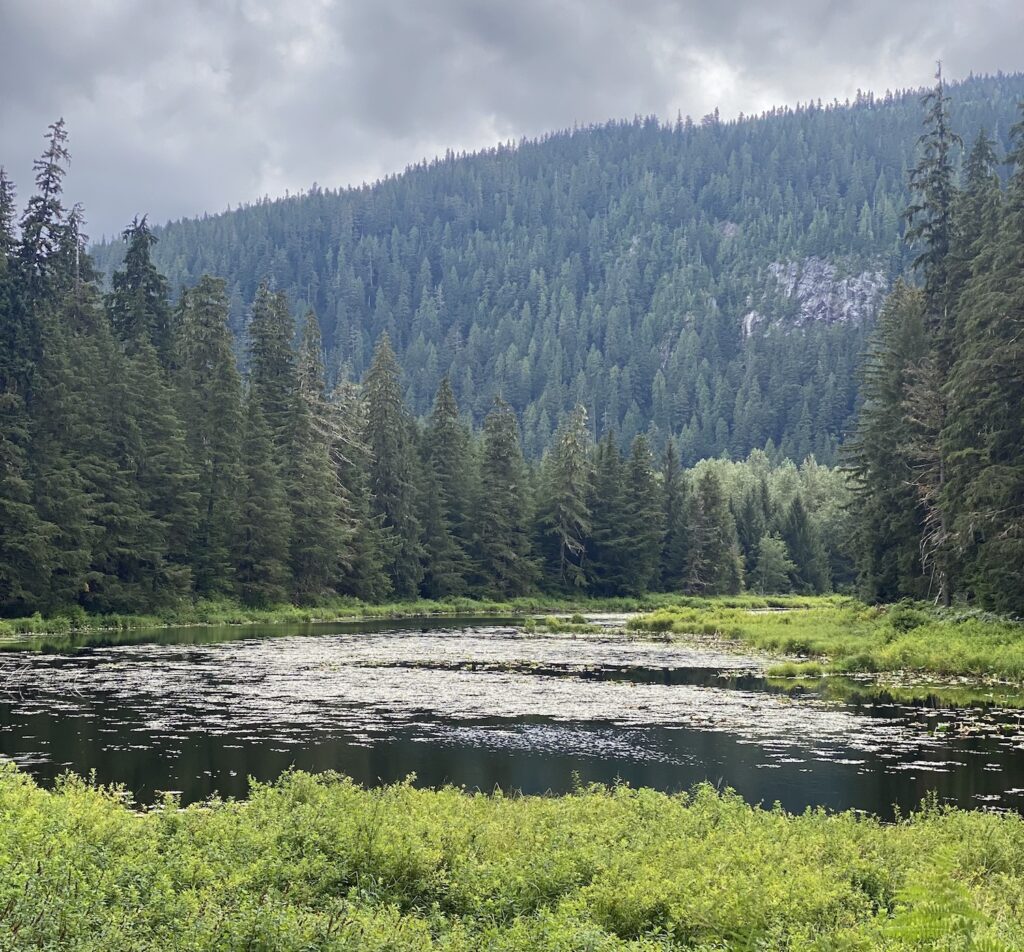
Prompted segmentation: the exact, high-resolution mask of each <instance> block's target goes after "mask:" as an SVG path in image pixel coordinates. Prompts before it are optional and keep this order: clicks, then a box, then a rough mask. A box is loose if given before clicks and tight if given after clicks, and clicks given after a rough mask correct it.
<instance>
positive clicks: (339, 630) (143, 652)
mask: <svg viewBox="0 0 1024 952" xmlns="http://www.w3.org/2000/svg"><path fill="white" fill-rule="evenodd" d="M131 640H132V641H134V642H137V643H128V644H125V643H122V644H110V645H100V646H91V647H87V648H81V649H78V650H76V651H70V652H66V653H62V654H28V653H22V654H16V655H15V654H11V655H7V656H5V657H4V658H2V659H0V754H3V755H6V756H7V757H10V758H12V759H13V760H15V761H16V762H17V763H19V764H20V765H22V766H23V767H24V768H25V769H26V770H28V771H29V772H30V773H31V774H32V775H34V776H35V777H37V778H38V779H40V780H42V781H50V780H52V779H53V778H54V777H56V776H57V775H59V774H60V773H62V772H64V771H65V770H68V769H71V770H74V771H76V772H78V773H82V774H88V773H90V772H91V771H95V776H96V779H97V780H99V781H101V782H105V783H107V782H118V783H123V784H124V785H125V786H127V787H128V788H129V789H130V790H131V791H132V792H133V793H134V794H135V796H136V798H137V799H139V800H140V801H142V802H147V801H151V800H153V799H154V798H155V797H157V796H158V795H159V792H160V791H164V790H171V791H175V792H178V793H180V794H181V796H182V798H183V799H184V800H185V801H194V800H197V799H202V798H204V797H207V796H209V795H210V794H213V793H215V792H216V793H219V794H221V795H226V796H244V795H245V793H246V791H247V789H248V779H247V778H248V777H249V776H252V777H255V778H257V779H260V780H272V779H274V778H275V777H276V776H277V775H278V774H280V772H281V771H283V770H285V769H287V768H289V767H293V766H294V767H299V768H303V769H307V770H328V769H331V770H340V771H343V772H345V773H347V774H350V775H351V776H353V777H354V778H355V779H356V780H358V781H360V782H363V783H367V784H374V783H378V782H388V781H393V780H398V779H401V778H404V777H406V776H407V775H408V774H410V773H415V774H416V779H417V782H418V783H422V784H427V785H432V786H433V785H440V784H444V783H454V784H465V785H466V786H469V787H476V788H480V789H484V790H490V789H492V788H493V787H495V786H500V787H502V788H503V789H505V790H522V791H523V792H527V793H537V792H544V791H553V792H561V791H565V790H568V789H571V788H572V786H573V785H574V784H575V783H576V782H578V781H584V782H587V781H595V780H596V781H603V782H613V781H615V780H618V779H621V780H625V781H628V782H629V783H631V784H634V785H646V786H652V787H657V788H659V789H663V790H679V789H686V788H688V787H690V786H691V785H692V784H694V783H697V782H698V781H702V780H709V781H711V782H713V783H715V784H719V785H722V786H731V787H734V788H735V789H737V790H738V791H739V792H740V793H741V794H742V795H743V796H744V797H746V798H747V799H748V800H750V801H751V802H755V803H756V802H762V803H766V804H771V803H773V802H775V801H779V802H781V803H782V805H783V806H785V807H786V808H788V809H791V810H801V809H803V808H804V807H807V806H819V805H820V806H826V807H830V808H840V809H841V808H848V807H853V808H857V809H862V810H867V811H871V812H873V813H878V814H880V815H882V816H886V817H888V816H892V814H893V807H894V805H896V806H898V807H899V808H900V809H902V810H907V809H912V808H914V807H916V806H917V805H918V804H919V803H920V801H921V799H922V797H924V796H925V795H926V794H928V793H929V792H930V791H935V792H937V794H938V796H939V797H940V798H941V799H943V800H946V801H949V802H952V803H956V804H959V805H961V806H964V807H981V806H985V807H998V808H1004V809H1013V810H1024V717H1022V713H1021V712H1020V711H1014V710H1009V709H1003V708H1000V707H998V706H988V707H978V706H975V707H968V708H943V707H942V706H941V705H940V704H938V703H937V702H936V701H935V699H934V698H932V699H931V700H926V699H925V698H926V695H927V692H922V700H921V701H913V700H907V699H906V695H905V694H901V695H900V696H901V697H902V698H904V699H903V700H900V701H897V700H896V699H895V698H894V697H893V696H892V695H889V694H885V693H881V694H879V693H878V691H877V690H875V689H873V688H872V687H871V686H870V685H856V684H855V685H853V688H852V689H851V690H848V691H846V692H845V695H844V696H843V697H840V698H839V699H837V698H836V696H835V695H836V694H837V693H839V694H843V692H840V691H838V689H837V684H838V683H839V682H837V681H833V682H832V683H831V684H826V683H824V682H823V683H821V684H820V685H818V684H817V683H814V684H810V685H803V686H802V687H796V688H794V687H793V686H792V685H791V684H787V683H785V682H778V681H773V680H771V679H768V678H766V677H765V676H764V672H763V662H762V660H761V659H759V658H758V657H754V656H744V655H741V654H736V653H734V652H730V651H726V650H724V649H722V648H721V647H718V646H715V645H711V644H707V643H698V642H695V643H693V644H664V643H657V642H644V641H639V642H638V641H631V640H628V639H627V638H626V637H625V636H624V635H623V634H621V633H618V632H616V631H614V630H612V628H611V627H610V628H609V630H608V631H607V632H606V633H603V634H600V635H581V636H576V637H573V636H571V635H554V636H544V635H533V634H529V633H527V632H524V631H523V630H522V628H521V627H519V626H517V625H516V624H515V622H514V621H511V620H508V621H497V620H495V619H493V618H491V619H460V620H458V621H453V620H452V619H420V620H412V621H406V622H395V621H387V622H366V623H359V624H348V625H317V626H278V627H263V628H242V629H240V628H223V629H201V628H188V629H177V630H174V629H169V630H167V631H162V632H157V633H148V634H146V635H140V634H135V635H133V636H132V639H131Z"/></svg>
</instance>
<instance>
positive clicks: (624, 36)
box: [0, 0, 1024, 238]
mask: <svg viewBox="0 0 1024 952" xmlns="http://www.w3.org/2000/svg"><path fill="white" fill-rule="evenodd" d="M1022 41H1024V2H1021V0H836V2H832V0H779V2H773V0H762V2H744V0H708V2H706V0H500V2H495V0H288V2H285V0H167V2H162V0H153V2H150V0H63V2H61V0H0V91H2V92H0V164H2V165H4V166H6V167H7V169H8V171H9V174H11V176H12V177H13V178H14V180H15V181H16V182H17V183H18V185H19V191H20V195H21V197H22V198H24V196H25V194H26V191H27V189H28V186H29V185H30V180H31V162H32V159H33V158H34V157H35V156H36V155H37V154H38V153H39V151H40V149H41V146H42V134H43V132H44V131H45V129H46V126H47V124H48V123H49V122H51V121H53V119H55V118H56V117H58V116H61V115H62V116H64V118H65V119H66V120H67V125H68V130H69V133H70V146H71V151H72V155H73V160H72V167H71V172H70V174H69V176H68V179H67V185H66V192H67V196H68V198H69V199H70V200H72V201H81V202H83V203H84V204H85V209H86V217H87V219H88V222H89V225H88V227H87V231H88V232H89V233H90V234H91V235H92V236H93V237H94V238H97V237H99V236H100V235H101V234H103V233H112V232H114V231H115V230H117V229H120V227H122V226H123V224H124V223H125V222H127V221H128V220H129V219H130V218H131V217H132V216H133V215H134V214H136V213H142V212H147V213H149V215H150V218H151V220H153V221H155V222H161V221H164V220H166V219H168V218H177V217H181V216H184V215H192V214H196V213H200V212H203V211H221V210H223V209H224V208H226V207H227V206H228V205H235V204H237V203H239V202H243V201H251V200H254V199H257V198H259V197H261V196H263V195H270V196H277V195H282V194H284V192H285V190H286V189H287V190H291V191H295V190H298V189H303V188H306V187H308V186H309V185H310V184H312V183H313V182H318V183H319V184H320V185H322V186H340V185H349V184H360V183H362V182H364V181H372V180H374V179H376V178H377V177H379V176H380V175H383V174H387V173H389V172H395V171H400V170H401V169H402V168H404V167H405V166H406V165H408V164H410V163H412V162H415V161H418V160H419V159H421V158H424V157H432V156H434V155H437V154H439V153H443V152H444V151H445V149H447V148H454V149H456V150H462V149H476V148H480V147H483V146H488V145H492V144H494V143H496V142H498V141H503V140H507V139H509V138H519V137H520V136H524V135H525V136H534V135H537V134H539V133H543V132H545V131H548V130H552V129H560V128H565V127H567V126H572V125H573V124H574V123H581V124H582V123H590V122H599V121H603V120H605V119H609V118H621V117H631V116H633V115H635V114H638V113H639V114H650V113H654V114H657V115H659V116H661V117H663V118H673V117H675V115H676V113H677V111H681V112H682V113H683V114H687V113H689V114H691V115H693V116H694V117H699V116H700V115H702V114H703V113H705V112H709V111H710V110H712V109H713V108H714V107H715V106H718V107H719V108H720V110H721V112H722V115H723V116H725V117H731V116H734V115H736V114H737V113H739V112H741V111H742V112H746V113H752V112H757V111H760V110H761V109H763V108H765V107H768V106H771V105H775V104H783V103H788V104H792V103H795V102H797V101H805V100H807V99H810V98H815V99H816V98H819V97H820V98H822V99H825V100H829V99H832V98H833V97H836V98H839V99H843V98H845V97H846V96H849V95H852V94H853V93H855V91H856V90H857V89H858V88H862V89H872V90H875V91H878V92H884V91H885V89H887V88H900V87H905V86H919V85H922V84H925V83H927V82H929V81H930V79H931V76H932V73H933V72H934V61H935V60H936V59H938V58H941V59H942V60H943V62H944V70H945V73H946V75H947V76H949V77H951V78H959V77H963V76H966V75H967V74H968V73H969V72H970V71H972V70H973V71H974V72H976V73H977V72H994V71H995V70H999V69H1002V70H1006V71H1014V70H1019V69H1022V68H1024V42H1022Z"/></svg>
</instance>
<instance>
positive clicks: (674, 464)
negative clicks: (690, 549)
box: [661, 438, 687, 591]
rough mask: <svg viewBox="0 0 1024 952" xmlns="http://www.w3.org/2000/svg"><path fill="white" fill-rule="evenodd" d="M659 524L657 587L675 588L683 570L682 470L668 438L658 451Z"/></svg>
mask: <svg viewBox="0 0 1024 952" xmlns="http://www.w3.org/2000/svg"><path fill="white" fill-rule="evenodd" d="M661 490H662V497H661V498H662V520H661V522H662V526H663V527H664V535H663V536H662V542H661V588H662V589H663V590H665V591H675V590H677V589H679V588H680V586H681V585H682V584H683V575H684V573H685V570H686V548H687V545H686V543H687V531H686V510H687V503H686V493H687V486H686V474H685V473H684V472H683V470H682V467H681V466H680V462H679V450H678V448H677V446H676V442H675V440H673V439H671V438H670V439H669V440H668V441H667V442H666V444H665V450H664V452H663V453H662V455H661Z"/></svg>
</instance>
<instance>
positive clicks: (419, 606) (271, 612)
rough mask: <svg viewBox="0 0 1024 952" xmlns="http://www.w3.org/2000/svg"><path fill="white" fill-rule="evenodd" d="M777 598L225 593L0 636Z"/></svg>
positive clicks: (57, 618)
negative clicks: (290, 601) (307, 600)
mask: <svg viewBox="0 0 1024 952" xmlns="http://www.w3.org/2000/svg"><path fill="white" fill-rule="evenodd" d="M775 603H781V600H780V599H773V598H761V597H757V596H742V597H738V598H730V599H706V598H693V597H688V596H682V595H667V594H654V595H644V596H638V597H636V598H586V597H577V598H573V597H569V596H565V595H533V596H529V597H526V598H514V599H509V600H506V601H500V600H494V599H476V598H451V599H445V600H443V601H434V600H431V599H414V600H410V601H399V602H384V603H376V602H364V601H360V600H359V599H356V598H339V599H332V600H330V601H325V602H322V603H320V604H317V605H276V606H274V607H272V608H251V607H247V606H245V605H241V604H240V603H238V602H236V601H233V600H230V599H209V600H204V601H198V602H183V603H180V604H177V605H173V606H169V607H168V608H166V609H164V610H163V611H161V612H158V613H155V614H149V615H90V614H87V613H86V612H84V611H82V610H81V609H69V610H67V611H64V612H59V613H56V614H54V615H50V616H47V617H43V616H42V615H38V614H37V615H31V616H28V617H25V618H7V619H0V638H8V639H10V638H17V637H18V636H19V635H62V634H71V633H75V632H88V631H129V630H133V629H138V628H164V627H170V626H179V625H180V626H186V625H274V624H289V623H291V624H307V623H312V622H330V621H351V620H359V619H364V618H408V617H412V616H420V615H538V614H546V613H549V612H559V613H563V612H569V613H572V612H623V613H625V612H639V611H651V610H654V609H658V608H669V607H684V606H689V607H711V606H718V605H731V606H733V607H737V606H742V607H759V606H760V607H766V606H768V605H771V604H775Z"/></svg>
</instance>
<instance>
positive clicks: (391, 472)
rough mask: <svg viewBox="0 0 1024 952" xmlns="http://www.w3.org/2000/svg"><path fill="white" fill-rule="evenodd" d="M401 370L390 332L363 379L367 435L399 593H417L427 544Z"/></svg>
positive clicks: (376, 501)
mask: <svg viewBox="0 0 1024 952" xmlns="http://www.w3.org/2000/svg"><path fill="white" fill-rule="evenodd" d="M399 375H400V371H399V368H398V361H397V360H396V359H395V352H394V351H393V350H392V349H391V342H390V340H389V338H388V336H387V334H384V335H382V337H381V339H380V340H379V341H378V343H377V348H376V350H375V351H374V355H373V362H372V363H371V365H370V369H369V370H368V371H367V373H366V379H365V380H364V381H363V393H364V399H365V400H366V430H365V433H364V439H365V441H366V445H367V448H368V449H369V452H370V492H371V493H372V499H373V502H372V510H373V512H375V513H376V514H377V515H379V516H380V517H381V518H382V523H383V525H384V526H385V527H386V528H388V529H389V530H391V533H392V534H393V536H394V543H393V546H392V555H391V561H390V565H389V574H390V575H391V579H392V584H393V585H394V590H395V592H396V594H398V595H401V596H403V597H410V596H414V595H416V594H417V593H418V591H419V585H420V581H421V580H422V578H423V564H422V559H423V546H422V543H421V541H420V524H419V519H418V518H417V500H416V498H415V476H414V473H413V467H414V466H415V465H416V455H415V445H414V443H413V440H412V420H411V419H410V418H409V413H408V410H407V409H406V407H405V403H404V401H403V398H402V390H401V386H400V383H399Z"/></svg>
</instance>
